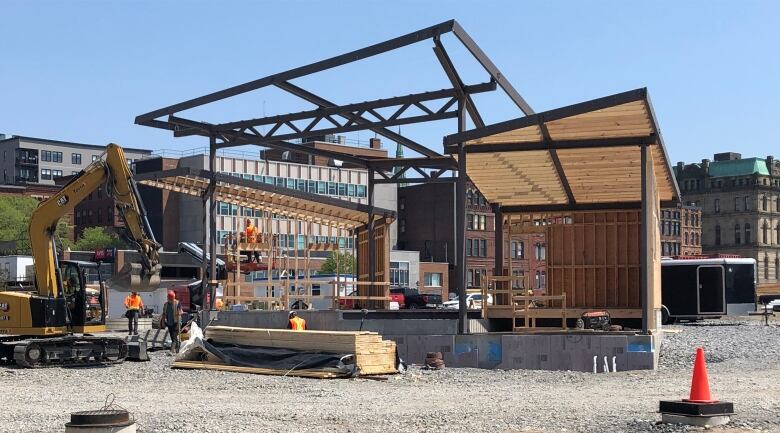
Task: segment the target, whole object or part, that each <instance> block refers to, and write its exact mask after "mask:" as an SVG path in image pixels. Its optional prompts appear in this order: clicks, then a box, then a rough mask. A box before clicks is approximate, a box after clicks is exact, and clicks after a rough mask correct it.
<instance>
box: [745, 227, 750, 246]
mask: <svg viewBox="0 0 780 433" xmlns="http://www.w3.org/2000/svg"><path fill="white" fill-rule="evenodd" d="M745 244H747V245H750V223H745Z"/></svg>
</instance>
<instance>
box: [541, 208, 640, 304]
mask: <svg viewBox="0 0 780 433" xmlns="http://www.w3.org/2000/svg"><path fill="white" fill-rule="evenodd" d="M640 217H641V213H640V211H639V210H629V211H599V212H572V213H570V214H567V217H565V218H563V219H561V220H559V222H562V223H560V224H550V225H548V226H547V230H546V236H547V292H548V294H550V295H560V294H561V293H563V292H565V293H566V300H567V306H568V307H569V308H588V309H591V308H618V309H638V308H641V300H640V271H639V264H640V246H639V244H640ZM563 222H565V223H563ZM651 239H652V238H651ZM651 272H652V270H651Z"/></svg>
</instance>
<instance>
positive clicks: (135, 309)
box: [125, 292, 144, 335]
mask: <svg viewBox="0 0 780 433" xmlns="http://www.w3.org/2000/svg"><path fill="white" fill-rule="evenodd" d="M125 308H127V312H125V317H127V332H128V335H138V317H139V316H140V315H141V310H143V308H144V301H143V300H142V299H141V296H140V295H139V294H138V292H130V295H128V296H127V297H126V298H125Z"/></svg>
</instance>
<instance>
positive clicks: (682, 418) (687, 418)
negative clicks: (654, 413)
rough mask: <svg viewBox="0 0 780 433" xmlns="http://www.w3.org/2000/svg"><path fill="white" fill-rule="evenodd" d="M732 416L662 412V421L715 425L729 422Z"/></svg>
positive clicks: (703, 425) (699, 425)
mask: <svg viewBox="0 0 780 433" xmlns="http://www.w3.org/2000/svg"><path fill="white" fill-rule="evenodd" d="M730 420H731V417H730V416H728V415H717V416H691V415H677V414H672V413H662V414H661V422H663V423H666V424H685V425H693V426H698V427H715V426H718V425H724V424H728V422H729V421H730Z"/></svg>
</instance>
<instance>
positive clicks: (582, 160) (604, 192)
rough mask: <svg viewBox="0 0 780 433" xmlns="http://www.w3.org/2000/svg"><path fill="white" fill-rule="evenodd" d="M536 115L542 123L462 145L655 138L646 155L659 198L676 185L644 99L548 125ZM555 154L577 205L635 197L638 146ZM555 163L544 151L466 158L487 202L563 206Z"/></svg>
mask: <svg viewBox="0 0 780 433" xmlns="http://www.w3.org/2000/svg"><path fill="white" fill-rule="evenodd" d="M559 110H561V109H559ZM537 116H539V119H540V121H539V122H538V124H532V125H530V126H524V127H520V128H516V129H511V130H508V131H503V132H499V133H495V134H492V135H486V136H484V137H480V138H476V139H472V140H469V141H466V142H465V145H466V146H467V148H468V147H478V146H479V145H485V144H509V143H513V144H520V146H518V147H522V143H537V144H538V143H539V142H544V141H545V139H547V140H548V141H552V142H562V141H570V140H597V139H616V138H635V137H656V141H655V142H654V143H653V144H651V145H649V150H650V152H649V154H650V157H651V158H652V162H653V168H654V173H655V178H656V187H657V189H658V193H659V197H660V199H661V200H674V199H675V196H676V194H677V192H676V191H677V189H676V186H675V184H674V182H675V180H674V178H673V176H672V173H671V171H670V169H669V166H668V161H667V155H666V152H665V150H664V148H663V146H662V145H661V144H660V143H659V141H658V139H657V135H658V131H657V127H656V125H655V122H654V120H653V115H652V113H651V111H650V109H649V103H648V102H647V101H646V99H645V97H643V98H641V99H639V100H634V101H630V102H625V103H621V104H616V105H612V106H609V107H606V108H601V109H595V110H592V111H587V112H584V113H579V114H574V115H571V116H565V117H560V118H555V119H554V120H549V121H545V120H544V119H545V113H541V114H539V115H537ZM550 117H556V116H550ZM540 124H541V125H544V127H545V128H546V130H547V133H548V136H547V137H545V136H544V134H543V133H542V128H541V127H540ZM478 131H479V130H473V132H478ZM472 136H473V135H472ZM613 144H614V143H613ZM556 152H557V157H558V158H559V160H560V165H561V169H562V172H563V176H564V177H565V179H566V180H567V181H568V183H569V187H570V188H571V192H572V196H573V198H574V200H575V201H576V203H578V204H583V203H616V202H638V201H640V200H641V197H640V189H641V179H640V165H641V162H640V158H641V154H640V153H641V152H640V147H639V146H621V147H613V146H610V147H574V148H566V149H558V150H557V151H556ZM553 158H554V155H553V153H552V152H551V151H550V150H528V151H525V150H523V151H512V150H509V151H506V150H505V151H496V152H485V153H470V154H469V155H468V158H467V173H468V175H469V178H470V179H471V180H472V181H473V182H474V184H475V185H476V186H477V188H479V190H480V191H481V192H482V194H484V195H485V198H487V199H488V201H490V202H491V203H500V204H501V205H502V206H512V205H520V206H523V205H546V204H567V203H569V201H568V199H567V195H566V192H565V189H564V186H563V183H562V181H561V177H560V176H559V174H558V172H557V170H556V168H555V165H554V161H553Z"/></svg>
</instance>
